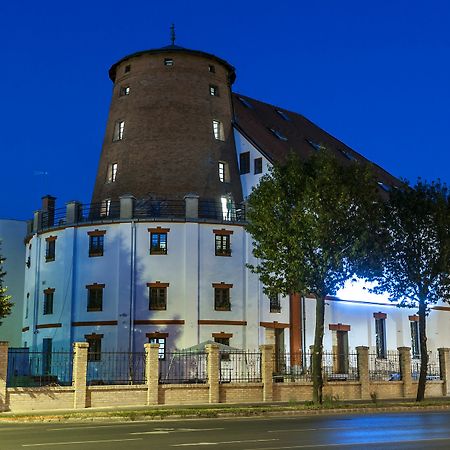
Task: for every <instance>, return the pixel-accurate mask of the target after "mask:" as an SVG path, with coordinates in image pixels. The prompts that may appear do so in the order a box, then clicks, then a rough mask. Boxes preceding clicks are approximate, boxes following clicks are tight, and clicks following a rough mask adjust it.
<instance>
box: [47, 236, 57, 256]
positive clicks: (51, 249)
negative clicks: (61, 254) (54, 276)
mask: <svg viewBox="0 0 450 450" xmlns="http://www.w3.org/2000/svg"><path fill="white" fill-rule="evenodd" d="M55 248H56V236H50V237H48V238H46V239H45V262H50V261H54V260H55Z"/></svg>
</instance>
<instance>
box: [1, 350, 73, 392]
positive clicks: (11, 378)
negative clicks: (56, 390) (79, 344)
mask: <svg viewBox="0 0 450 450" xmlns="http://www.w3.org/2000/svg"><path fill="white" fill-rule="evenodd" d="M72 359H73V354H72V352H51V353H50V352H30V351H29V350H28V349H27V348H17V349H15V348H11V349H9V351H8V370H7V379H6V383H7V386H8V387H19V386H20V387H40V386H68V385H71V384H72Z"/></svg>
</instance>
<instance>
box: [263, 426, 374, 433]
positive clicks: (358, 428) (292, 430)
mask: <svg viewBox="0 0 450 450" xmlns="http://www.w3.org/2000/svg"><path fill="white" fill-rule="evenodd" d="M361 428H362V427H324V428H293V429H291V430H288V429H285V430H267V432H268V433H290V432H297V431H321V430H360V429H361ZM367 428H369V427H367Z"/></svg>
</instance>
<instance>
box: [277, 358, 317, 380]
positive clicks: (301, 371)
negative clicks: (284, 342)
mask: <svg viewBox="0 0 450 450" xmlns="http://www.w3.org/2000/svg"><path fill="white" fill-rule="evenodd" d="M273 364H274V373H273V376H274V380H275V381H278V382H279V381H311V353H280V354H277V355H274V361H273Z"/></svg>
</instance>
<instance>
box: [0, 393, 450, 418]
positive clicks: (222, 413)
mask: <svg viewBox="0 0 450 450" xmlns="http://www.w3.org/2000/svg"><path fill="white" fill-rule="evenodd" d="M412 410H421V411H426V410H433V411H434V410H440V411H442V410H449V411H450V399H440V398H438V399H428V400H426V401H424V402H421V403H416V402H414V401H405V400H404V399H402V400H398V401H392V400H389V401H378V402H376V403H374V402H361V401H353V402H349V401H347V402H339V401H330V402H324V404H323V405H321V406H316V405H312V404H311V403H300V402H293V403H270V404H267V403H256V404H248V405H242V403H240V404H215V405H211V404H205V405H186V406H175V405H167V406H164V405H161V406H142V407H136V406H131V407H126V406H124V407H122V408H88V409H83V410H73V409H70V410H45V411H30V412H27V413H13V412H3V413H0V424H1V423H7V422H8V423H11V422H14V423H19V422H66V421H77V422H80V421H81V422H84V421H86V422H92V421H105V420H109V421H136V420H162V419H169V420H176V419H181V418H182V419H187V418H193V419H195V418H214V417H221V418H224V417H239V416H241V417H249V416H280V415H317V414H321V415H322V414H324V415H334V414H348V413H358V414H364V413H368V412H370V413H374V412H379V413H385V412H402V411H412Z"/></svg>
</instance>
